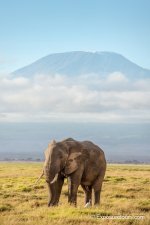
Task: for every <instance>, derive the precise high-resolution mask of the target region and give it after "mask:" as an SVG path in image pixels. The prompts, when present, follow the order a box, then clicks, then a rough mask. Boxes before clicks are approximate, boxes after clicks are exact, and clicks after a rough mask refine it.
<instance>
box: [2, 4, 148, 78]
mask: <svg viewBox="0 0 150 225" xmlns="http://www.w3.org/2000/svg"><path fill="white" fill-rule="evenodd" d="M149 12H150V1H149V0H124V1H123V0H122V1H121V0H55V1H54V0H53V1H52V0H26V1H20V0H13V1H11V0H0V74H1V73H9V72H12V71H14V70H16V69H18V68H21V67H23V66H25V65H27V64H29V63H32V62H33V61H35V60H37V59H39V58H41V57H43V56H45V55H48V54H51V53H55V52H67V51H76V50H82V51H113V52H117V53H120V54H122V55H124V56H125V57H127V58H128V59H130V60H131V61H133V62H135V63H137V64H138V65H140V66H142V67H145V68H148V69H150V25H149V24H150V13H149Z"/></svg>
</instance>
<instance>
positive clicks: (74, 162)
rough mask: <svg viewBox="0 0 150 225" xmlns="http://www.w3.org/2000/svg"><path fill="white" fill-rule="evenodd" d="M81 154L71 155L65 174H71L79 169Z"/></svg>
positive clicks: (73, 153) (74, 153)
mask: <svg viewBox="0 0 150 225" xmlns="http://www.w3.org/2000/svg"><path fill="white" fill-rule="evenodd" d="M81 154H82V153H81V152H72V153H70V155H69V157H68V159H67V162H66V166H65V174H71V173H73V172H74V171H76V170H77V169H78V157H79V156H80V155H81Z"/></svg>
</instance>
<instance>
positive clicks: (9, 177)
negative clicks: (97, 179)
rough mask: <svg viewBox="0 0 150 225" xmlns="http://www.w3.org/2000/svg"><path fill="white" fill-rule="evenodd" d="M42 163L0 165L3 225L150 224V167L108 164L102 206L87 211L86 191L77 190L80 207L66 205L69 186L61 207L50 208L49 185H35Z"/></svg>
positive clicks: (62, 196)
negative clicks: (127, 217)
mask: <svg viewBox="0 0 150 225" xmlns="http://www.w3.org/2000/svg"><path fill="white" fill-rule="evenodd" d="M41 170H42V163H19V162H18V163H5V162H1V163H0V178H1V179H0V224H1V225H23V224H27V225H34V224H36V225H41V224H42V225H53V224H56V223H57V224H72V225H74V224H75V225H79V224H82V225H84V224H88V225H92V224H103V225H106V224H110V225H112V224H115V225H119V224H124V225H131V224H133V225H137V224H140V225H148V224H149V222H150V220H149V219H150V218H149V214H150V200H149V199H150V190H149V188H150V179H149V172H150V165H120V164H109V165H108V166H107V172H106V176H105V180H104V183H103V189H102V194H101V205H100V206H99V207H94V206H93V207H92V208H88V209H85V208H84V192H83V190H82V189H81V188H79V191H78V206H77V208H75V207H72V206H70V205H69V204H68V203H67V184H66V182H65V185H64V187H63V190H62V195H61V198H60V204H59V206H58V207H53V208H48V207H47V198H48V197H47V196H48V192H47V186H46V183H45V180H44V179H41V181H40V183H39V184H38V185H37V186H35V187H34V186H33V184H34V182H35V181H36V179H37V178H38V176H39V174H40V173H41ZM116 215H122V216H124V215H129V216H137V215H143V216H144V219H143V220H137V219H132V218H131V219H122V220H121V219H114V220H110V219H109V220H108V219H107V220H106V219H105V220H104V219H100V218H96V217H98V216H116Z"/></svg>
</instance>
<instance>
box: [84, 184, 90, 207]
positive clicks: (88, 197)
mask: <svg viewBox="0 0 150 225" xmlns="http://www.w3.org/2000/svg"><path fill="white" fill-rule="evenodd" d="M81 186H82V188H83V190H84V192H85V204H87V203H90V204H91V205H92V186H85V185H83V184H81Z"/></svg>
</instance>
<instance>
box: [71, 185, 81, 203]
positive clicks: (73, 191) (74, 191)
mask: <svg viewBox="0 0 150 225" xmlns="http://www.w3.org/2000/svg"><path fill="white" fill-rule="evenodd" d="M78 187H79V184H75V183H72V182H71V187H70V199H69V202H70V204H72V205H75V206H76V205H77V192H78Z"/></svg>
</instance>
